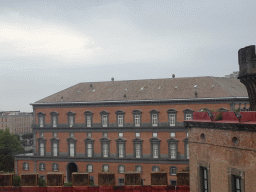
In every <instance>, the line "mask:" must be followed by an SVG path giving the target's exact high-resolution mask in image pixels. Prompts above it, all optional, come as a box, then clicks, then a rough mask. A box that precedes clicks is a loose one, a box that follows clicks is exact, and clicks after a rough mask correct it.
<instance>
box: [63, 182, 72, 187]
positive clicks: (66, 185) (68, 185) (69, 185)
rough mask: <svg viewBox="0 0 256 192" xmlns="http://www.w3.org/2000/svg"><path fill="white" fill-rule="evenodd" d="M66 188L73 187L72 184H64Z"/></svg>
mask: <svg viewBox="0 0 256 192" xmlns="http://www.w3.org/2000/svg"><path fill="white" fill-rule="evenodd" d="M64 187H72V182H68V183H64Z"/></svg>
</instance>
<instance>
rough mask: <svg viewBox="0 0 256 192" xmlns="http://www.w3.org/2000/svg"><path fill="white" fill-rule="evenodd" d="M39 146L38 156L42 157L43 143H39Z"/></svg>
mask: <svg viewBox="0 0 256 192" xmlns="http://www.w3.org/2000/svg"><path fill="white" fill-rule="evenodd" d="M39 146H40V147H39V150H40V151H39V153H40V156H41V157H43V156H44V147H45V146H44V143H42V142H41V143H40V144H39Z"/></svg>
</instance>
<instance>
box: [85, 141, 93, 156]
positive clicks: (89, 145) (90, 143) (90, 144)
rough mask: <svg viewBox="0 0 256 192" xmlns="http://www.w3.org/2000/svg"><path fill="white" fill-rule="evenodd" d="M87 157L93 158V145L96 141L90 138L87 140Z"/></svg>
mask: <svg viewBox="0 0 256 192" xmlns="http://www.w3.org/2000/svg"><path fill="white" fill-rule="evenodd" d="M84 141H85V157H89V158H90V157H93V143H94V140H93V139H91V138H90V137H89V138H87V139H85V140H84Z"/></svg>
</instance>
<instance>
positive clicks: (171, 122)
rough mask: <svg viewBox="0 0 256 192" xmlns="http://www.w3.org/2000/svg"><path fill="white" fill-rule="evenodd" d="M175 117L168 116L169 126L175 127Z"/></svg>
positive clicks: (172, 115) (173, 115)
mask: <svg viewBox="0 0 256 192" xmlns="http://www.w3.org/2000/svg"><path fill="white" fill-rule="evenodd" d="M175 116H176V114H169V123H170V126H171V127H172V126H175V119H176V118H175Z"/></svg>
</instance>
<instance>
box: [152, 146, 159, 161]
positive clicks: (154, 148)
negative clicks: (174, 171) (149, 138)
mask: <svg viewBox="0 0 256 192" xmlns="http://www.w3.org/2000/svg"><path fill="white" fill-rule="evenodd" d="M153 158H158V144H156V143H155V144H153Z"/></svg>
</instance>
